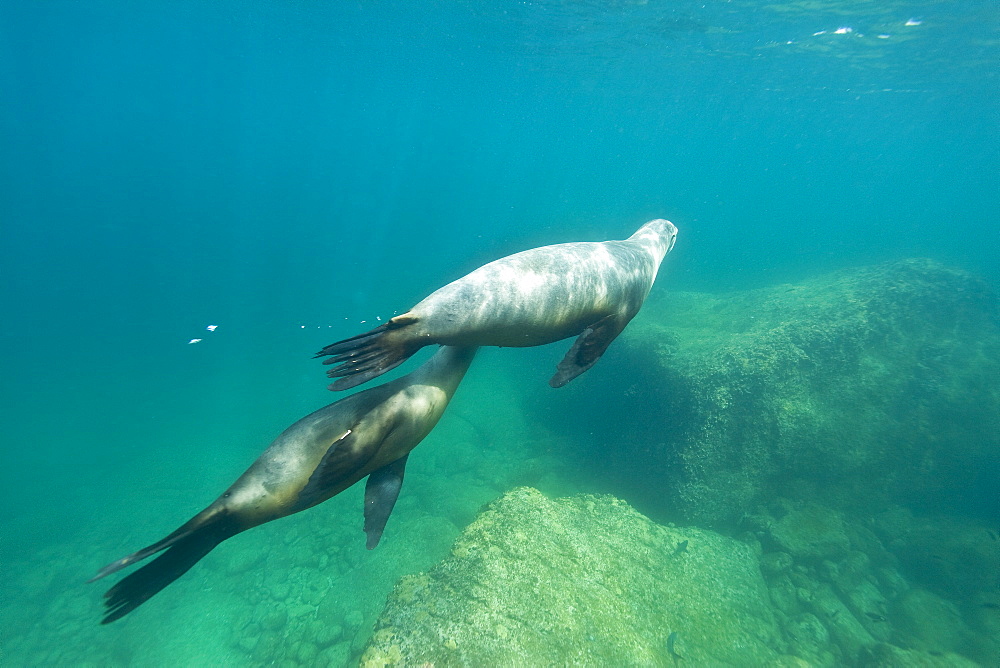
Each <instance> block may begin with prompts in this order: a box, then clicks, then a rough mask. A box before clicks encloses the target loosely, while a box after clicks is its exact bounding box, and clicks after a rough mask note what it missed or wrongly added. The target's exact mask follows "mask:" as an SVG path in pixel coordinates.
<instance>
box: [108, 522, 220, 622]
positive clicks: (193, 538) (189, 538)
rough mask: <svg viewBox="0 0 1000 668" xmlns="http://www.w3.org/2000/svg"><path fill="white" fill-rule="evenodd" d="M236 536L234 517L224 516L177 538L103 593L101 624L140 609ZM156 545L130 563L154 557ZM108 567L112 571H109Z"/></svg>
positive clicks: (139, 553) (141, 551)
mask: <svg viewBox="0 0 1000 668" xmlns="http://www.w3.org/2000/svg"><path fill="white" fill-rule="evenodd" d="M175 533H176V532H175ZM237 533H239V529H237V528H236V526H235V523H234V522H233V521H232V520H231V518H228V517H221V518H218V519H215V520H210V521H209V522H208V523H207V524H204V525H202V526H201V527H198V528H196V529H193V530H191V531H188V532H186V533H184V534H182V535H180V536H179V537H177V538H176V539H174V540H173V541H172V543H171V544H170V546H169V547H168V548H166V550H167V551H166V552H164V553H163V554H161V555H160V556H159V557H157V558H156V559H154V560H153V561H151V562H150V563H148V564H146V565H145V566H143V567H142V568H140V569H139V570H137V571H136V572H134V573H132V574H131V575H128V576H126V577H124V578H122V579H121V580H119V581H118V583H117V584H115V586H113V587H111V589H109V590H108V591H106V592H105V593H104V606H105V611H104V619H102V620H101V624H110V623H111V622H113V621H115V620H116V619H121V618H122V617H124V616H125V615H127V614H128V613H130V612H132V611H133V610H135V609H136V608H138V607H139V606H140V605H142V604H143V603H145V602H146V601H148V600H149V599H151V598H152V597H153V596H154V595H155V594H157V593H159V592H160V590H162V589H163V588H164V587H166V586H167V585H169V584H170V583H171V582H173V581H174V580H176V579H177V578H179V577H180V576H182V575H184V574H185V573H187V572H188V570H189V569H190V568H191V567H192V566H194V565H195V564H196V563H198V561H200V560H201V558H202V557H204V556H205V555H206V554H208V553H209V552H211V551H212V550H213V549H214V548H215V546H216V545H218V544H219V543H221V542H222V541H224V540H226V539H227V538H230V537H232V536H234V535H236V534H237ZM168 538H169V537H168ZM165 540H167V539H164V541H165ZM164 541H160V542H161V543H162V542H164ZM155 545H158V543H157V544H154V545H151V546H150V547H149V548H146V549H145V550H140V551H139V552H136V553H135V555H131V556H132V557H136V558H134V559H131V561H129V562H128V563H132V561H137V560H138V559H140V558H144V557H145V556H148V555H149V554H151V553H150V552H148V550H150V549H151V548H153V547H155ZM161 549H163V548H161ZM154 551H155V550H154ZM138 555H144V556H138ZM126 559H130V557H126ZM119 561H124V560H119ZM118 563H119V562H115V563H114V564H111V565H110V566H108V567H107V568H105V569H103V570H102V571H101V572H100V573H98V575H97V576H96V577H95V578H93V580H96V579H98V578H101V577H104V576H105V575H107V574H108V573H113V572H114V571H115V570H118V568H121V567H122V566H118V568H113V567H114V566H115V565H116V564H118ZM109 568H110V569H112V570H108V569H109ZM105 571H107V572H105ZM93 580H91V581H93Z"/></svg>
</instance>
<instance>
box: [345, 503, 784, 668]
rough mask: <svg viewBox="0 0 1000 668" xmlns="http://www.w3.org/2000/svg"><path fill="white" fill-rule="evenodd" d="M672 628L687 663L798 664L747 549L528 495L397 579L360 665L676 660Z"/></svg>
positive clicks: (614, 508)
mask: <svg viewBox="0 0 1000 668" xmlns="http://www.w3.org/2000/svg"><path fill="white" fill-rule="evenodd" d="M685 541H686V543H685ZM671 633H676V634H677V635H676V636H675V637H674V643H673V644H674V651H675V652H676V653H677V654H678V655H679V656H682V657H683V660H684V662H685V665H719V664H729V665H744V666H752V665H764V664H768V665H784V663H785V662H787V665H795V660H794V659H792V658H791V657H781V656H780V654H779V651H780V649H781V648H783V646H784V643H783V640H782V637H781V632H780V630H779V627H778V625H777V623H776V621H775V617H774V615H773V613H772V610H771V606H770V602H769V600H768V592H767V588H766V586H765V584H764V581H763V578H762V577H761V575H760V570H759V567H758V558H757V555H756V554H755V553H754V551H753V550H752V549H751V548H750V547H748V546H747V545H745V544H743V543H740V542H738V541H735V540H733V539H730V538H726V537H723V536H721V535H719V534H716V533H713V532H711V531H704V530H699V529H679V528H672V527H664V526H660V525H657V524H655V523H653V522H651V521H650V520H649V519H647V518H646V517H644V516H643V515H641V514H639V513H638V512H636V511H635V510H633V509H632V508H631V507H630V506H628V505H627V504H626V503H624V502H623V501H620V500H618V499H615V498H613V497H609V496H591V495H580V496H574V497H569V498H559V499H549V498H547V497H546V496H544V495H543V494H541V493H540V492H538V491H537V490H535V489H532V488H525V487H522V488H517V489H514V490H512V491H511V492H509V493H507V494H506V495H504V496H503V497H501V498H500V499H498V500H497V501H495V502H493V503H491V504H489V506H487V507H486V509H485V510H484V511H483V512H482V513H481V514H480V515H479V517H478V518H477V519H476V520H475V521H474V522H473V523H472V524H471V525H470V526H469V527H468V528H466V529H465V531H463V532H462V534H461V535H460V536H459V538H458V540H457V541H456V542H455V544H454V547H453V548H452V551H451V555H450V556H449V557H448V558H446V559H445V560H444V561H442V562H441V563H439V564H438V565H437V566H435V567H434V568H433V569H431V570H430V571H429V572H428V573H425V574H419V575H412V576H407V577H404V578H403V579H402V580H401V581H400V582H399V583H398V584H397V586H396V588H395V590H394V591H393V593H392V595H391V596H390V598H389V601H388V603H387V605H386V608H385V610H384V611H383V613H382V615H381V617H380V618H379V620H378V622H377V623H376V626H375V633H374V635H373V636H372V639H371V640H370V642H369V645H368V647H367V649H366V650H365V652H364V655H363V657H362V661H361V664H362V665H363V666H368V667H373V666H387V665H417V666H419V665H435V666H486V665H497V666H503V665H518V666H527V665H607V666H633V665H673V664H672V662H673V657H672V656H671V654H670V653H669V651H668V638H669V637H670V635H671Z"/></svg>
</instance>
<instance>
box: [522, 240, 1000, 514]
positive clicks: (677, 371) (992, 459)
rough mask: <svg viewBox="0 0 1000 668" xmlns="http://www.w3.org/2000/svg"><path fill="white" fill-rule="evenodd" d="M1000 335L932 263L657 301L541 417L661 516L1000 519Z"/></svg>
mask: <svg viewBox="0 0 1000 668" xmlns="http://www.w3.org/2000/svg"><path fill="white" fill-rule="evenodd" d="M998 322H1000V309H998V304H997V299H996V297H995V295H994V294H992V293H991V292H990V291H989V290H988V289H987V287H986V285H985V284H984V283H983V282H981V281H979V280H978V279H976V278H974V277H972V276H970V275H969V274H967V273H965V272H962V271H958V270H954V269H950V268H948V267H945V266H943V265H941V264H938V263H936V262H933V261H930V260H903V261H897V262H892V263H888V264H884V265H878V266H874V267H869V268H862V269H853V270H845V271H840V272H837V273H833V274H829V275H825V276H820V277H818V278H815V279H810V280H807V281H804V282H802V283H800V284H796V285H782V286H778V287H773V288H766V289H758V290H751V291H746V292H739V293H731V294H703V293H681V292H672V291H670V290H669V289H658V290H657V291H655V292H654V294H653V295H652V296H651V299H650V301H648V302H647V304H646V306H645V307H644V308H643V311H642V313H641V314H640V316H639V317H638V318H637V319H636V320H635V321H634V322H633V323H632V324H631V325H630V326H629V327H628V328H627V329H626V331H625V332H624V334H623V335H622V338H621V340H620V341H617V342H616V343H615V344H614V345H613V346H612V348H611V350H609V352H608V354H607V355H606V356H605V359H604V360H602V361H601V363H600V364H598V365H597V366H595V367H594V369H592V370H591V371H590V372H588V374H587V376H586V377H582V378H581V382H577V383H573V384H570V385H569V386H567V387H566V388H563V389H561V390H560V391H559V392H558V393H555V392H552V393H549V394H548V395H546V396H545V401H544V402H543V401H542V400H541V397H540V399H539V402H538V403H537V406H539V408H538V409H536V410H538V412H539V413H541V414H542V417H543V419H544V420H545V421H546V423H547V424H548V425H549V426H550V427H551V428H552V431H553V433H555V434H559V433H564V434H566V435H567V437H568V438H569V439H570V440H571V441H572V442H573V448H572V451H571V454H575V455H576V456H578V457H579V458H580V459H581V460H582V463H584V464H585V465H586V467H587V468H588V469H589V468H591V465H592V466H593V468H594V469H596V470H599V471H601V472H602V474H601V476H603V477H604V479H605V480H607V481H608V482H609V483H610V484H613V485H614V487H613V489H614V491H615V492H616V495H619V496H623V497H626V498H629V499H631V500H633V501H634V502H636V503H637V504H638V506H639V507H640V508H642V509H643V510H644V511H645V512H649V513H651V514H653V515H654V516H656V517H661V516H666V517H683V518H685V519H686V520H688V521H691V522H694V523H697V524H699V525H701V526H706V525H724V524H736V523H738V521H739V520H740V517H741V516H742V515H743V514H744V513H745V512H747V509H748V508H752V507H754V506H755V505H756V504H759V503H761V502H764V503H766V502H767V500H768V499H771V498H775V497H779V496H781V497H786V498H792V499H806V500H815V501H818V502H821V503H823V504H825V505H828V506H830V507H833V508H840V509H845V510H847V509H853V510H863V509H865V508H872V507H876V508H877V507H884V506H887V505H889V504H891V503H900V504H905V505H909V506H910V507H913V508H921V507H933V508H935V509H936V510H938V511H940V510H942V509H948V508H950V509H952V510H955V511H958V512H962V513H965V512H975V513H977V514H982V513H983V512H984V511H985V512H995V511H997V510H998V499H997V497H996V495H995V494H994V493H993V491H992V490H993V483H992V481H993V480H995V479H996V478H997V477H998V475H1000V428H998V425H1000V383H997V382H996V379H997V378H1000V328H998ZM581 442H585V443H588V447H589V449H587V448H584V447H581V445H580V443H581ZM661 513H662V515H661Z"/></svg>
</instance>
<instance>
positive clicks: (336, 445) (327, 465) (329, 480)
mask: <svg viewBox="0 0 1000 668" xmlns="http://www.w3.org/2000/svg"><path fill="white" fill-rule="evenodd" d="M353 438H354V430H353V429H348V430H347V431H345V432H344V433H343V434H341V435H340V437H339V438H338V439H337V440H335V441H334V442H333V443H331V444H330V447H329V448H327V450H326V453H325V454H324V455H323V458H322V459H321V460H320V461H319V464H317V465H316V468H315V469H314V470H313V472H312V475H310V476H309V480H308V481H307V482H306V484H305V487H303V488H302V491H300V492H299V495H298V497H297V498H296V500H295V505H296V507H297V508H298V510H305V509H306V508H311V507H312V506H315V505H316V504H317V503H322V502H323V501H326V500H327V499H328V498H329V496H330V495H329V494H327V491H328V490H329V489H330V488H332V487H334V486H335V485H336V484H337V483H338V482H340V481H341V480H342V479H343V478H344V477H345V476H346V475H347V474H348V473H350V472H349V471H344V470H343V468H344V465H343V460H342V458H338V459H335V458H334V455H335V454H336V452H337V450H339V449H341V448H343V447H344V445H345V444H347V443H350V441H351V440H352V439H353ZM338 460H339V461H338ZM352 470H353V469H352Z"/></svg>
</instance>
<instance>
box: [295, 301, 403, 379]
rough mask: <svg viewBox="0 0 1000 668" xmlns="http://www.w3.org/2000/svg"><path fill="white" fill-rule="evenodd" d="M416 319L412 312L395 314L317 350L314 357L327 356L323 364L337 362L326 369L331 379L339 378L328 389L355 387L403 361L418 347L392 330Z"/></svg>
mask: <svg viewBox="0 0 1000 668" xmlns="http://www.w3.org/2000/svg"><path fill="white" fill-rule="evenodd" d="M415 322H417V316H415V315H410V314H408V313H404V314H402V315H397V316H396V317H395V318H392V319H390V320H389V321H388V322H386V323H385V324H384V325H380V326H379V327H376V328H375V329H373V330H371V331H369V332H365V333H364V334H358V335H357V336H352V337H351V338H349V339H344V340H343V341H338V342H336V343H331V344H330V345H328V346H326V347H325V348H323V349H322V350H320V351H319V352H318V353H316V355H315V357H324V356H329V359H325V360H323V364H335V365H337V366H336V367H334V368H333V369H330V370H329V371H327V372H326V375H327V376H328V377H330V378H338V377H339V378H340V380H337V381H335V382H333V383H331V384H330V386H329V389H330V390H335V391H336V390H347V389H350V388H352V387H357V386H358V385H361V384H362V383H366V382H368V381H369V380H371V379H372V378H375V377H376V376H381V375H382V374H383V373H385V372H386V371H390V370H391V369H395V368H396V367H397V366H399V365H400V364H402V363H403V362H405V361H406V360H407V359H408V358H409V357H410V356H411V355H412V354H413V353H415V352H416V351H417V350H418V349H419V348H420V346H419V345H418V346H415V347H414V346H412V345H406V343H407V341H406V337H402V336H394V335H393V333H394V332H395V331H396V330H399V329H401V328H403V327H406V326H407V325H412V324H413V323H415ZM421 345H423V344H421Z"/></svg>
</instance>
